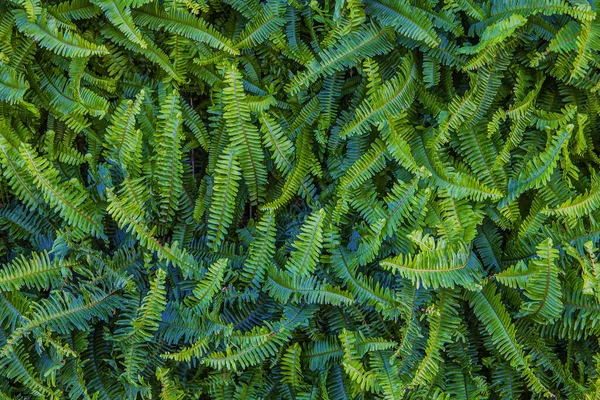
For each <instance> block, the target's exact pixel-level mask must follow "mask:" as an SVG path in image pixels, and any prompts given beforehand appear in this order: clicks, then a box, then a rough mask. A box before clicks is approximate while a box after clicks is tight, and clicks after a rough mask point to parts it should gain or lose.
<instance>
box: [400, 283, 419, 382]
mask: <svg viewBox="0 0 600 400" xmlns="http://www.w3.org/2000/svg"><path fill="white" fill-rule="evenodd" d="M416 300H417V290H416V289H413V295H412V298H411V302H410V304H409V307H410V308H409V310H410V312H409V314H408V317H407V318H406V321H407V324H406V334H405V335H403V336H402V341H401V342H400V344H399V346H398V350H396V352H395V353H394V356H395V357H399V356H400V353H404V352H405V351H407V350H410V349H406V348H405V347H406V346H409V345H410V343H408V337H409V332H410V328H411V326H412V325H413V324H414V322H415V318H414V317H413V314H414V313H415V302H416ZM407 361H408V357H404V359H403V360H402V365H401V367H400V371H402V370H403V369H404V365H406V362H407Z"/></svg>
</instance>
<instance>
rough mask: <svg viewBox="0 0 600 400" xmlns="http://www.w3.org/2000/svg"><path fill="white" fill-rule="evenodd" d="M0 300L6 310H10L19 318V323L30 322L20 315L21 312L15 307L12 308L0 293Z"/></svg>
mask: <svg viewBox="0 0 600 400" xmlns="http://www.w3.org/2000/svg"><path fill="white" fill-rule="evenodd" d="M0 300H2V302H3V303H4V304H5V305H6V306H7V307H8V308H10V309H11V310H12V312H13V313H14V314H16V315H17V316H18V317H19V319H20V320H21V321H24V322H28V321H30V319H29V318H27V317H26V316H24V315H23V314H22V313H21V311H19V310H18V309H17V308H16V307H15V306H14V305H13V304H12V303H11V302H10V301H8V299H7V298H6V296H5V295H4V293H0Z"/></svg>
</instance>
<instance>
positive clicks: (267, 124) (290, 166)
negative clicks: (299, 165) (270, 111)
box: [261, 116, 294, 171]
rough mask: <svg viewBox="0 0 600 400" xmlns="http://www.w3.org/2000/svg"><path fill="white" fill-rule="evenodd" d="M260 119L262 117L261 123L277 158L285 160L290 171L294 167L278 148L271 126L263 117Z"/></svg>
mask: <svg viewBox="0 0 600 400" xmlns="http://www.w3.org/2000/svg"><path fill="white" fill-rule="evenodd" d="M261 117H262V121H263V123H264V124H265V126H266V127H267V132H268V133H269V136H270V137H271V141H272V142H273V144H275V148H276V149H277V153H278V154H279V156H280V157H281V158H282V159H283V160H285V163H286V164H287V166H288V168H289V169H290V171H291V170H292V168H293V167H294V166H293V165H292V162H291V161H290V160H289V158H288V157H287V156H286V155H285V153H284V152H283V150H282V149H281V147H280V146H279V142H278V141H277V137H276V136H275V134H274V133H273V129H272V127H271V124H270V123H269V121H268V120H267V119H266V118H265V117H264V116H261Z"/></svg>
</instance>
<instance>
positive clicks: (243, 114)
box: [223, 65, 267, 203]
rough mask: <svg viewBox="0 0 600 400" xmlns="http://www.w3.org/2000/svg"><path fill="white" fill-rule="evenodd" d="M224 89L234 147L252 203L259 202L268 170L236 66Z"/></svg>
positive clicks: (232, 69)
mask: <svg viewBox="0 0 600 400" xmlns="http://www.w3.org/2000/svg"><path fill="white" fill-rule="evenodd" d="M225 83H226V85H227V86H226V87H225V88H224V89H223V101H224V102H225V105H224V114H223V118H224V119H225V123H226V125H227V134H228V135H229V138H230V141H231V146H232V149H233V151H235V154H236V156H237V157H238V159H239V162H240V165H241V167H242V176H243V177H244V182H245V183H246V185H247V186H248V190H249V192H250V200H251V201H252V202H254V203H258V201H259V199H261V198H262V197H263V196H262V193H261V188H262V186H263V185H264V184H265V182H266V175H267V171H266V168H265V166H264V154H263V151H262V148H261V145H260V136H259V134H258V129H257V128H256V126H254V124H253V123H252V122H251V119H250V109H249V108H248V104H247V103H246V95H245V93H244V89H243V86H242V77H241V75H240V73H239V71H238V70H237V68H236V67H235V66H233V65H232V66H231V67H229V68H228V69H227V72H226V75H225Z"/></svg>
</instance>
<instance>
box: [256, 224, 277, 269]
mask: <svg viewBox="0 0 600 400" xmlns="http://www.w3.org/2000/svg"><path fill="white" fill-rule="evenodd" d="M274 222H276V221H275V216H273V215H272V216H271V217H270V218H269V223H268V225H267V226H266V227H265V231H264V233H265V236H264V237H262V238H260V243H259V245H258V253H257V254H256V256H255V257H253V258H254V259H255V260H257V261H256V262H257V263H261V262H262V261H264V260H265V255H266V254H267V250H268V246H266V243H265V242H266V241H267V239H268V237H269V231H270V230H271V227H272V226H273V223H274ZM253 244H254V243H253ZM254 248H256V247H254Z"/></svg>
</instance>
